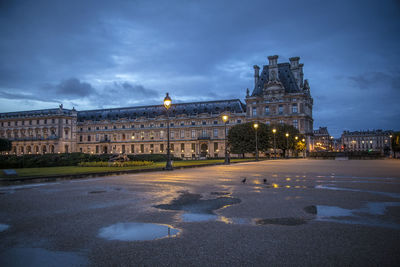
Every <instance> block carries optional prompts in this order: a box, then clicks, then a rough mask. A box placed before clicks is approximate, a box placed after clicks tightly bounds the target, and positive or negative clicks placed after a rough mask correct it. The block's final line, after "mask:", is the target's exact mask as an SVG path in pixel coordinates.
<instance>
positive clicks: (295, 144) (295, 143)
mask: <svg viewBox="0 0 400 267" xmlns="http://www.w3.org/2000/svg"><path fill="white" fill-rule="evenodd" d="M294 139H295V140H296V141H295V142H294V150H295V153H296V158H297V157H299V152H298V151H297V140H298V139H299V137H298V136H295V137H294Z"/></svg>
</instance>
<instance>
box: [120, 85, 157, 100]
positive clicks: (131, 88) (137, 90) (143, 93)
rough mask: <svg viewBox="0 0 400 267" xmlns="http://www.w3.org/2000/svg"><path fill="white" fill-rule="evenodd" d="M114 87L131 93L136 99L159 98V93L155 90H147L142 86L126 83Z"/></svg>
mask: <svg viewBox="0 0 400 267" xmlns="http://www.w3.org/2000/svg"><path fill="white" fill-rule="evenodd" d="M114 86H116V87H118V88H123V89H124V90H125V91H127V92H129V93H130V94H132V95H133V96H136V97H143V98H146V97H151V98H153V97H159V93H158V92H157V91H155V90H151V89H146V88H144V87H143V86H142V85H132V84H130V83H128V82H124V83H122V84H119V83H114Z"/></svg>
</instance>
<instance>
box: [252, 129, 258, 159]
mask: <svg viewBox="0 0 400 267" xmlns="http://www.w3.org/2000/svg"><path fill="white" fill-rule="evenodd" d="M253 127H254V129H255V130H256V161H258V137H257V129H258V123H257V122H255V123H254V124H253Z"/></svg>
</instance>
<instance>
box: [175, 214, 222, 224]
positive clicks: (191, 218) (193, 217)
mask: <svg viewBox="0 0 400 267" xmlns="http://www.w3.org/2000/svg"><path fill="white" fill-rule="evenodd" d="M181 219H182V221H183V222H206V221H216V220H217V219H218V216H217V215H215V214H205V213H184V214H182V215H181Z"/></svg>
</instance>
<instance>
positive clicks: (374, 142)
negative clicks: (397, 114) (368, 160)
mask: <svg viewBox="0 0 400 267" xmlns="http://www.w3.org/2000/svg"><path fill="white" fill-rule="evenodd" d="M392 134H393V131H391V130H388V131H384V130H372V131H369V130H367V131H354V132H350V131H344V132H343V134H342V137H341V143H342V150H344V151H369V152H372V151H375V152H381V153H382V154H385V155H389V154H390V150H391V148H390V147H391V145H390V141H391V140H390V138H391V135H392Z"/></svg>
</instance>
